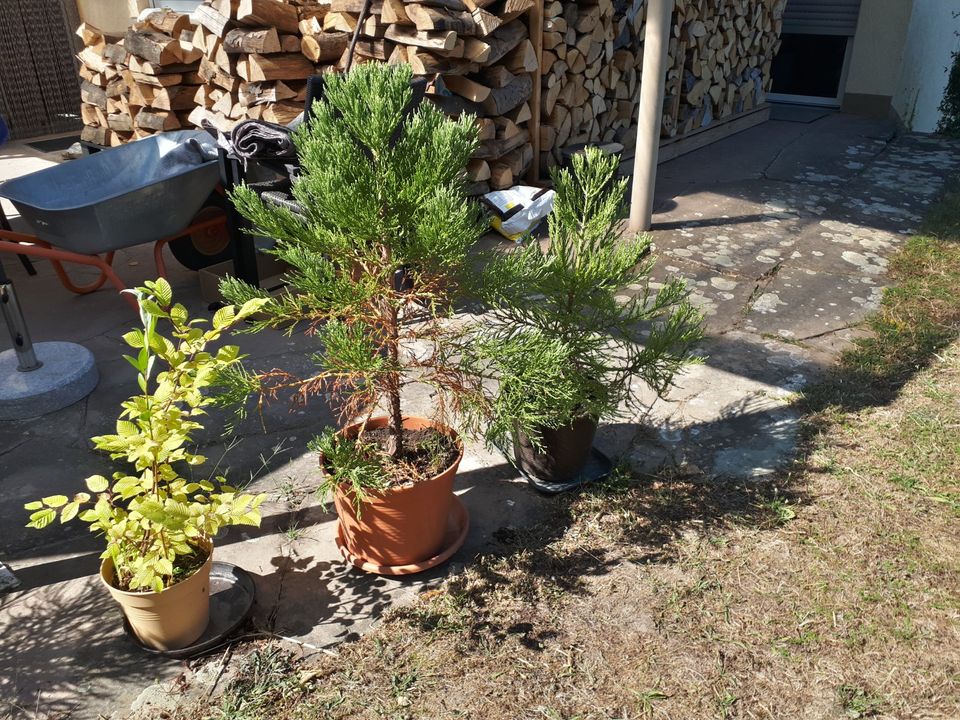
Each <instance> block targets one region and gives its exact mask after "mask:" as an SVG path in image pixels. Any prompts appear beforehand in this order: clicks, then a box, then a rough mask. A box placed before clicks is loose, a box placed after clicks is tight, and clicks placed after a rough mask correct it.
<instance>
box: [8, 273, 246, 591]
mask: <svg viewBox="0 0 960 720" xmlns="http://www.w3.org/2000/svg"><path fill="white" fill-rule="evenodd" d="M133 292H134V293H135V295H136V297H137V300H138V301H139V304H140V318H141V320H142V323H143V328H142V329H140V330H131V331H130V332H128V333H127V334H126V335H124V336H123V339H124V341H126V343H127V345H129V346H130V347H132V348H133V349H134V350H136V351H137V354H136V356H135V357H134V356H129V355H124V357H125V358H126V359H127V361H128V362H129V363H130V364H131V365H132V366H133V367H134V369H135V370H136V371H137V383H138V384H139V386H140V393H139V394H138V395H134V396H132V397H131V398H130V399H129V400H125V401H124V402H123V403H122V407H123V412H122V413H121V414H120V419H119V420H117V426H116V430H117V432H116V433H115V434H112V435H101V436H99V437H95V438H93V443H94V445H96V447H97V449H98V450H103V451H105V452H108V453H110V457H112V458H113V459H115V460H124V461H125V462H126V463H127V467H126V469H124V470H120V471H117V472H115V473H114V474H113V480H112V481H110V480H108V479H107V478H105V477H103V476H102V475H93V476H92V477H89V478H87V479H86V486H87V490H88V491H89V492H86V491H84V492H79V493H76V494H75V495H74V496H73V497H72V498H68V497H67V496H66V495H51V496H49V497H45V498H43V499H42V500H37V501H35V502H30V503H27V504H26V505H25V507H26V509H27V510H30V511H31V515H30V522H29V523H28V526H29V527H34V528H38V529H41V528H44V527H47V526H48V525H50V524H51V523H53V521H54V520H56V519H57V517H58V516H59V518H60V522H61V523H65V522H68V521H70V520H72V519H74V518H79V519H80V520H82V521H83V522H86V523H89V525H90V531H91V532H94V533H99V534H102V535H103V536H104V537H105V538H106V541H107V549H106V550H105V551H104V552H103V554H102V555H101V557H103V558H110V559H111V560H112V562H113V566H114V569H115V570H116V578H117V586H118V588H119V589H121V590H153V591H155V592H160V591H161V590H163V589H164V588H167V587H170V586H171V585H173V584H175V583H176V582H178V581H179V580H182V579H183V577H181V575H180V574H181V572H182V571H183V569H184V567H189V568H191V569H195V568H196V567H199V565H201V564H203V561H204V560H205V559H206V550H205V549H204V546H205V543H206V541H207V540H208V539H209V538H212V537H213V535H215V534H216V532H217V531H218V530H219V529H220V528H221V527H223V526H225V525H240V524H242V525H259V524H260V510H259V507H260V503H262V502H263V500H264V497H265V496H263V495H258V496H256V497H255V496H253V495H248V494H241V493H238V492H237V491H236V490H235V489H234V488H232V487H230V486H228V485H227V484H226V480H225V478H223V477H215V478H212V479H208V480H193V479H188V478H185V477H183V476H182V474H181V471H180V469H179V468H180V467H182V466H200V465H203V464H204V463H205V462H206V458H205V457H203V456H202V455H195V454H193V453H191V452H189V451H188V450H187V446H188V445H189V444H190V441H191V435H192V433H193V432H194V431H196V430H199V429H201V428H202V427H203V425H202V424H201V423H200V422H199V418H200V417H201V416H203V415H204V414H205V412H206V411H205V408H206V407H208V406H210V405H212V404H214V402H215V399H214V398H213V397H212V396H211V395H210V393H208V392H205V390H208V389H209V388H210V387H211V386H212V385H213V384H214V383H215V381H216V378H217V376H218V375H219V374H220V373H222V372H223V371H224V370H225V369H227V368H230V367H231V366H234V365H236V364H237V363H238V362H239V361H240V359H241V355H240V350H239V349H238V348H237V347H236V346H235V345H225V346H223V347H221V348H220V349H219V350H217V351H216V353H213V352H210V351H208V350H207V345H208V344H209V343H212V342H216V341H217V340H219V339H220V337H221V336H222V335H223V334H224V333H225V332H227V331H228V330H229V329H230V328H232V327H233V326H234V325H235V324H236V323H238V322H242V321H243V320H244V319H246V318H248V317H249V316H250V315H252V314H253V313H255V312H256V311H257V309H258V308H259V306H260V305H262V304H263V302H264V301H263V300H258V299H254V300H251V301H249V302H247V303H246V304H244V306H243V307H242V308H240V309H239V310H237V309H235V308H234V307H232V306H228V307H225V308H221V309H220V310H219V311H217V313H216V315H214V317H213V322H212V327H210V328H209V329H206V330H205V329H203V328H202V327H201V326H202V324H203V323H204V322H205V321H203V320H191V319H190V318H189V317H188V315H187V310H186V308H184V307H183V305H180V304H177V303H174V302H173V298H172V292H171V290H170V285H169V284H168V283H167V281H166V280H164V279H162V278H161V279H160V280H157V281H156V282H148V283H146V287H142V288H138V289H137V290H134V291H133ZM161 320H163V321H165V322H167V323H169V325H170V328H171V330H170V337H165V336H164V335H162V334H161V333H160V330H159V327H158V325H159V322H160V321H161ZM84 508H86V509H84Z"/></svg>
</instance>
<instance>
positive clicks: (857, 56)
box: [843, 0, 929, 117]
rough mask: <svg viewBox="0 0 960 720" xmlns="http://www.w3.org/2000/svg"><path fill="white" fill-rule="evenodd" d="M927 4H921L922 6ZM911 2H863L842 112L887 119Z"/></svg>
mask: <svg viewBox="0 0 960 720" xmlns="http://www.w3.org/2000/svg"><path fill="white" fill-rule="evenodd" d="M927 2H929V0H920V2H919V3H916V4H917V5H923V4H926V3H927ZM914 4H915V3H914V0H862V2H861V4H860V17H859V19H858V20H857V31H856V35H855V36H854V39H853V49H852V53H851V56H850V68H849V71H848V74H847V84H846V89H845V92H844V97H843V109H844V110H846V111H848V112H853V113H857V114H862V115H871V116H874V117H888V116H889V115H890V114H891V112H892V110H891V106H892V101H893V97H894V95H896V93H897V88H898V84H899V79H900V73H901V70H900V69H901V65H902V63H903V58H904V51H905V48H906V42H907V28H908V26H909V25H910V16H911V14H912V11H913V7H914Z"/></svg>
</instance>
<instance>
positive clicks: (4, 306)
mask: <svg viewBox="0 0 960 720" xmlns="http://www.w3.org/2000/svg"><path fill="white" fill-rule="evenodd" d="M0 314H2V315H3V319H4V321H5V322H6V324H7V330H8V331H9V332H10V339H11V340H12V341H13V350H14V352H15V353H16V354H17V370H19V371H20V372H30V371H31V370H36V369H37V368H39V367H40V366H41V365H43V363H42V362H40V361H39V360H38V359H37V354H36V353H35V352H34V351H33V343H32V342H31V341H30V331H29V330H27V322H26V320H24V319H23V311H22V310H21V309H20V303H19V302H17V294H16V293H15V292H14V291H13V283H12V282H10V279H9V278H8V277H7V274H6V273H5V272H4V270H3V264H2V263H0Z"/></svg>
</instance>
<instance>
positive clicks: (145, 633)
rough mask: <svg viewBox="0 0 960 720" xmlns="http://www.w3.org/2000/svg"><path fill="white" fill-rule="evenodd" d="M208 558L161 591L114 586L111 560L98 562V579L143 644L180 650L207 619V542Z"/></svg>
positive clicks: (209, 562)
mask: <svg viewBox="0 0 960 720" xmlns="http://www.w3.org/2000/svg"><path fill="white" fill-rule="evenodd" d="M205 549H206V550H207V561H206V562H205V563H204V564H203V565H202V566H201V567H200V569H199V570H197V571H196V572H195V573H193V575H190V576H189V577H188V578H186V579H185V580H181V581H180V582H178V583H177V584H176V585H173V586H172V587H169V588H167V589H166V590H162V591H160V592H129V591H126V590H119V589H117V588H116V587H114V582H115V579H116V573H115V570H114V567H113V561H112V560H111V559H110V558H105V559H104V561H103V562H102V563H101V564H100V580H101V581H102V582H103V584H104V585H106V586H107V590H109V591H110V594H111V595H112V596H113V599H114V600H116V601H117V602H118V603H120V607H121V608H122V609H123V614H124V615H125V616H126V618H127V622H129V623H130V629H131V630H133V633H134V634H135V635H136V636H137V638H139V640H140V642H142V643H143V644H144V645H146V646H148V647H151V648H154V649H156V650H179V649H180V648H185V647H187V646H188V645H190V644H191V643H192V642H193V641H194V640H196V639H197V638H199V637H200V636H201V635H203V631H204V630H206V628H207V623H208V622H209V620H210V566H211V565H212V564H213V545H212V544H211V543H207V547H206V548H205Z"/></svg>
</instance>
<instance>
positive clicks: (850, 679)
mask: <svg viewBox="0 0 960 720" xmlns="http://www.w3.org/2000/svg"><path fill="white" fill-rule="evenodd" d="M958 220H960V194H956V193H955V194H950V195H948V196H947V198H946V199H945V200H944V202H943V203H942V204H941V205H940V206H939V207H938V208H937V209H936V210H935V211H934V212H932V213H931V224H930V226H929V227H928V228H926V232H927V234H926V235H924V236H920V237H916V238H913V239H912V240H911V241H910V242H909V243H908V245H907V246H906V247H905V249H904V250H903V252H902V253H901V254H900V256H899V257H898V258H897V260H896V261H895V262H894V263H892V274H893V277H894V279H895V281H896V283H897V288H896V289H894V290H891V291H889V292H888V293H887V294H886V296H885V300H884V305H883V309H882V311H881V312H880V313H878V315H877V316H876V318H875V319H874V320H873V321H872V323H871V328H872V330H873V331H874V333H875V335H874V337H872V338H870V339H868V340H864V341H862V342H861V343H860V344H859V345H858V346H857V347H856V348H855V349H854V350H852V351H851V352H849V353H847V355H846V356H845V357H844V358H843V362H842V364H841V366H840V367H839V368H838V370H837V372H836V373H835V374H834V376H833V377H832V378H831V379H830V380H829V381H828V382H826V383H824V384H823V385H821V386H818V387H817V388H815V389H814V390H813V391H811V392H809V393H808V394H807V395H806V396H805V397H803V398H801V399H800V400H799V401H798V402H799V403H800V406H801V407H802V409H803V410H804V412H805V416H806V421H805V444H804V448H803V452H802V453H801V455H800V457H799V458H798V459H797V461H796V462H795V464H794V466H793V467H792V468H791V469H790V470H789V471H786V472H784V473H782V474H781V475H780V477H779V478H778V479H777V480H776V481H775V482H773V483H764V484H762V485H760V484H755V485H754V484H751V485H738V484H718V483H708V482H703V481H702V478H698V477H689V476H688V477H680V476H660V477H656V478H631V477H627V476H625V475H622V476H620V477H618V478H617V479H616V481H615V482H613V483H611V484H610V485H608V486H607V487H604V488H602V489H597V490H593V491H591V492H586V493H583V494H581V495H579V496H576V497H572V498H559V499H556V500H555V501H553V502H552V503H551V505H550V509H549V513H548V514H547V515H546V516H545V517H544V518H543V522H542V523H541V524H539V525H537V526H536V527H533V528H525V529H505V530H502V531H501V532H500V534H499V536H498V540H499V542H500V544H501V546H502V552H501V553H499V554H498V555H497V556H487V557H484V558H480V559H478V560H477V561H476V562H475V563H474V564H473V565H472V566H471V567H469V568H468V569H467V570H465V571H464V572H463V573H461V574H459V575H457V576H456V577H453V578H451V579H450V580H448V581H447V582H446V583H444V584H443V585H442V586H441V587H439V588H437V589H434V590H431V591H428V592H426V593H424V594H423V595H422V596H421V597H420V598H419V600H418V602H416V603H415V604H414V605H413V606H412V607H407V608H404V609H401V610H399V611H396V612H394V613H393V614H391V615H390V616H389V617H388V618H387V619H386V621H385V622H383V623H382V625H381V626H380V627H379V628H378V629H377V630H376V631H375V632H373V633H372V634H371V635H369V636H368V637H366V638H364V639H363V640H361V641H359V642H357V643H353V644H348V645H343V646H341V647H340V648H339V649H338V652H337V654H336V655H335V656H321V657H320V659H316V658H311V659H310V660H308V661H306V662H300V661H296V660H294V659H293V658H292V657H290V656H289V655H288V654H287V653H286V652H285V651H283V650H282V649H281V648H279V647H276V646H272V645H269V644H265V645H259V646H256V647H254V648H253V649H252V651H251V652H250V653H249V654H248V655H247V656H246V658H245V659H244V660H243V661H242V662H241V663H240V667H239V671H238V672H237V674H236V676H235V678H234V679H233V680H232V681H231V682H230V684H229V685H228V686H227V689H226V691H225V693H224V694H223V696H222V697H221V698H220V699H219V700H216V701H212V704H209V705H204V706H197V707H192V708H184V709H183V710H182V714H183V717H191V718H197V717H211V718H223V719H231V720H241V719H247V718H250V719H253V718H279V717H284V718H304V719H307V718H310V719H314V718H317V719H319V718H474V719H477V720H495V719H498V718H504V719H506V718H510V719H524V720H526V719H530V720H533V719H540V718H545V719H550V720H552V719H557V720H559V719H561V718H562V719H565V720H573V719H574V718H578V719H582V720H587V719H597V720H600V719H601V718H602V719H607V720H613V719H615V718H616V719H627V718H658V717H663V718H674V719H676V720H683V719H687V718H791V719H794V718H860V717H864V718H865V717H878V718H881V717H889V718H956V717H960V343H958V342H957V341H956V338H957V336H958V334H960V242H958V240H960V224H958Z"/></svg>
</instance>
